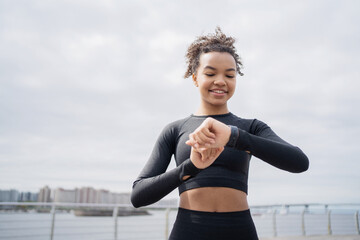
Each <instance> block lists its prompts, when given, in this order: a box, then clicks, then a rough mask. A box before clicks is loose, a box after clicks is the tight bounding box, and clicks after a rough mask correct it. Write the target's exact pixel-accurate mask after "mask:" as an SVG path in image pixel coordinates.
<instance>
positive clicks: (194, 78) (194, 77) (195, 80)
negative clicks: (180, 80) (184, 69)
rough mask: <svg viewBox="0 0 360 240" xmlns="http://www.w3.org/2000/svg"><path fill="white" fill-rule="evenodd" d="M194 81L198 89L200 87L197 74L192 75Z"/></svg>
mask: <svg viewBox="0 0 360 240" xmlns="http://www.w3.org/2000/svg"><path fill="white" fill-rule="evenodd" d="M192 79H193V82H194V85H195V86H196V87H198V86H199V85H198V82H197V79H196V76H195V73H193V74H192Z"/></svg>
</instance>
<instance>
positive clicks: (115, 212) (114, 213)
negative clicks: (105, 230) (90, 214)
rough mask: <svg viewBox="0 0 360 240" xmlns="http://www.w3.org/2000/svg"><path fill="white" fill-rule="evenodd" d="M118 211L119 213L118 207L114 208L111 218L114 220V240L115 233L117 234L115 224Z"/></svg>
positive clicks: (115, 237) (116, 225)
mask: <svg viewBox="0 0 360 240" xmlns="http://www.w3.org/2000/svg"><path fill="white" fill-rule="evenodd" d="M118 211H119V207H118V206H116V207H114V210H113V218H114V240H117V233H118V224H117V220H118Z"/></svg>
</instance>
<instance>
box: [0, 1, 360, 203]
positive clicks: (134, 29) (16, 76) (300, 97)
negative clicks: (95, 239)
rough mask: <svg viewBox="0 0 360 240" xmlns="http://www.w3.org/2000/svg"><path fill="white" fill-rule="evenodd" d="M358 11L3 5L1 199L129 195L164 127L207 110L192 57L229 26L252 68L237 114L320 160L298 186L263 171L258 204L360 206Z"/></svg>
mask: <svg viewBox="0 0 360 240" xmlns="http://www.w3.org/2000/svg"><path fill="white" fill-rule="evenodd" d="M359 9H360V2H359V1H356V0H353V1H350V0H338V1H328V0H323V1H321V0H316V1H310V0H305V1H296V0H281V1H280V0H273V1H265V0H264V1H259V0H255V1H253V0H248V1H237V0H234V1H231V0H228V1H221V4H220V2H219V1H209V0H201V1H190V0H185V1H165V0H161V1H145V0H144V1H111V0H105V1H89V0H86V1H80V0H79V1H73V0H72V1H34V0H30V1H25V0H24V1H10V0H9V1H7V0H1V1H0V83H1V85H0V189H10V188H15V189H18V190H23V191H25V190H26V191H38V190H39V188H41V187H43V186H44V185H48V186H50V187H51V188H57V187H64V188H75V187H82V186H92V187H95V188H105V189H108V190H111V191H114V192H128V191H130V190H131V186H132V182H133V181H134V179H135V178H136V177H137V175H138V174H139V172H140V171H141V169H142V167H143V165H144V164H145V162H146V161H147V158H148V156H149V154H150V152H151V150H152V147H153V145H154V141H155V140H156V138H157V136H158V134H159V133H160V131H161V130H162V128H163V127H164V126H165V125H166V124H167V123H169V122H171V121H174V120H177V119H179V118H183V117H186V116H188V115H190V114H191V113H194V112H195V111H196V110H197V107H198V103H199V95H198V92H197V89H196V88H195V87H194V86H193V85H192V83H191V80H190V79H184V78H183V77H182V76H183V74H184V72H185V68H186V65H185V58H184V55H185V51H186V48H187V46H188V45H189V44H190V43H191V42H192V41H193V40H194V38H195V37H196V36H199V35H201V34H207V33H209V32H214V29H215V27H216V26H220V27H221V28H222V29H223V31H224V32H225V33H226V34H228V35H231V36H234V37H235V38H236V39H237V42H236V47H237V49H238V52H239V54H240V55H241V58H242V60H243V62H244V69H243V72H244V73H245V75H244V76H243V77H239V76H238V81H237V90H236V95H235V96H234V97H233V98H232V99H231V101H230V110H231V112H233V113H234V114H236V115H238V116H240V117H244V118H257V119H260V120H262V121H264V122H266V123H267V124H268V125H270V126H271V127H272V128H273V130H274V131H275V132H277V133H278V135H280V136H281V137H282V138H284V139H286V140H287V141H289V142H290V143H292V144H294V145H297V146H299V147H301V148H302V150H303V151H304V152H305V153H306V154H307V155H308V157H309V159H310V169H309V170H308V171H307V172H306V173H302V174H291V173H288V172H284V171H281V170H279V169H276V168H274V167H271V166H270V165H268V164H266V163H264V162H262V161H261V160H259V159H256V158H252V161H251V167H250V178H249V202H250V204H251V205H256V204H275V203H318V202H321V203H324V202H325V203H359V202H360V191H359V189H360V170H359V169H360V159H359V156H360V146H359V145H360V140H359V135H360V126H359V121H360V111H359V110H358V109H359V106H360V82H359V80H360V78H359V77H360V74H359V73H360V68H359V63H360V45H359V42H360V29H359V26H358V23H359V22H360V15H359ZM172 167H174V164H172V165H171V166H170V168H172ZM172 196H175V197H176V196H177V192H176V191H175V192H174V193H172V194H171V195H170V197H172Z"/></svg>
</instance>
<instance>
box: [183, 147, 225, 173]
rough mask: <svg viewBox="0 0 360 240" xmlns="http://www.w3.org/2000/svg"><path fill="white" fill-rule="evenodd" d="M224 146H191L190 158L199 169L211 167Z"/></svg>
mask: <svg viewBox="0 0 360 240" xmlns="http://www.w3.org/2000/svg"><path fill="white" fill-rule="evenodd" d="M223 150H224V147H219V148H194V147H191V153H190V160H191V162H192V163H193V164H194V165H195V167H197V168H198V169H204V168H207V167H209V166H210V165H211V164H213V162H214V161H215V160H216V159H217V158H218V157H219V155H220V154H221V153H222V151H223Z"/></svg>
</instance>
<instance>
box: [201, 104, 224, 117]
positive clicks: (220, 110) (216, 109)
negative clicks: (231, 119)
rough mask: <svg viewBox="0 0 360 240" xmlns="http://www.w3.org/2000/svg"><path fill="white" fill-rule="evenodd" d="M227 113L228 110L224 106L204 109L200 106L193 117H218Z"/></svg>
mask: <svg viewBox="0 0 360 240" xmlns="http://www.w3.org/2000/svg"><path fill="white" fill-rule="evenodd" d="M226 113H229V109H228V107H227V105H226V106H222V107H218V106H216V107H215V106H214V107H204V106H200V107H199V108H198V110H197V111H196V113H195V115H198V116H203V115H220V114H226Z"/></svg>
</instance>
